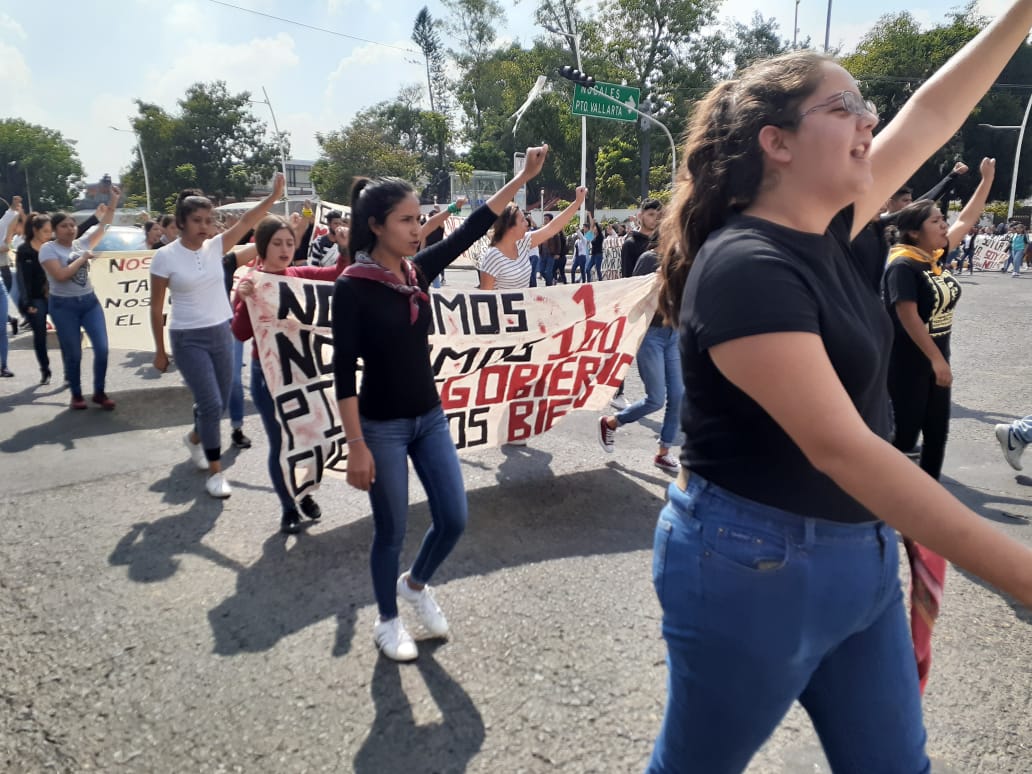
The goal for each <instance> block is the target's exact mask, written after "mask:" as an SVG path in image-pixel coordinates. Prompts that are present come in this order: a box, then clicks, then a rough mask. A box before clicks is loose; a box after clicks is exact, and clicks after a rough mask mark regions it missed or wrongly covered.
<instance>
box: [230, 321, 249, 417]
mask: <svg viewBox="0 0 1032 774" xmlns="http://www.w3.org/2000/svg"><path fill="white" fill-rule="evenodd" d="M243 370H244V342H242V341H241V340H240V339H238V338H237V337H236V336H234V337H233V386H232V387H230V388H229V424H230V427H232V428H233V429H234V430H235V429H236V428H238V427H243V426H244V374H243ZM252 384H253V382H252Z"/></svg>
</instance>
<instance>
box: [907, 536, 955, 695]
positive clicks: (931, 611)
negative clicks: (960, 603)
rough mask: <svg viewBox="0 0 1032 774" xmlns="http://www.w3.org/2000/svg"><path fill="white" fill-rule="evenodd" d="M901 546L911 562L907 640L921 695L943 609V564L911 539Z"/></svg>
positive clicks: (940, 558) (939, 557) (944, 575)
mask: <svg viewBox="0 0 1032 774" xmlns="http://www.w3.org/2000/svg"><path fill="white" fill-rule="evenodd" d="M903 545H904V546H905V547H906V549H907V559H908V560H909V561H910V636H911V638H912V639H913V641H914V656H915V657H916V659H917V677H918V679H919V680H920V681H921V693H922V694H923V693H924V690H925V686H927V685H928V674H929V672H931V669H932V629H933V628H934V627H935V619H936V618H938V617H939V608H940V606H941V605H942V590H943V586H945V584H946V560H945V559H944V558H943V557H941V556H939V555H938V554H937V553H935V552H934V551H932V550H930V549H928V548H925V547H924V546H922V545H919V544H918V543H916V542H914V541H913V540H911V539H910V538H903Z"/></svg>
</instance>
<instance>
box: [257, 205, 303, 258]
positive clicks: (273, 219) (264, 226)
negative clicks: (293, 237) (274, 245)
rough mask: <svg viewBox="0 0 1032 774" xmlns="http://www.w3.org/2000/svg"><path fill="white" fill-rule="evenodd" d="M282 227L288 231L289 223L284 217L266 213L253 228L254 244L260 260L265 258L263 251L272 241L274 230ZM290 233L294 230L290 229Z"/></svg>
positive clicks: (276, 230)
mask: <svg viewBox="0 0 1032 774" xmlns="http://www.w3.org/2000/svg"><path fill="white" fill-rule="evenodd" d="M282 229H286V230H287V231H290V224H289V223H287V221H286V220H285V219H284V218H281V217H279V216H278V215H266V216H265V217H264V218H262V220H261V223H259V224H258V227H257V228H255V230H254V246H255V248H257V250H258V258H259V259H260V260H262V261H264V260H265V251H266V250H268V249H269V242H271V241H272V237H273V236H274V235H275V234H276V232H278V231H280V230H282ZM290 233H291V234H293V233H294V232H293V231H290Z"/></svg>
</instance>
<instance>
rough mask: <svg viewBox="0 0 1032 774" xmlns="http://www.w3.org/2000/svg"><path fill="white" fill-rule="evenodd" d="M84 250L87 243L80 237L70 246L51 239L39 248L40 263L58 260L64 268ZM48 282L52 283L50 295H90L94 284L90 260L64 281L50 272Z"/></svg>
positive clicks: (63, 296)
mask: <svg viewBox="0 0 1032 774" xmlns="http://www.w3.org/2000/svg"><path fill="white" fill-rule="evenodd" d="M84 252H86V245H84V244H83V243H82V242H81V241H79V240H78V239H76V240H75V241H74V242H72V244H71V246H70V247H65V246H64V245H61V244H58V243H57V242H55V241H53V240H51V241H50V242H47V243H46V244H45V245H43V247H41V248H40V249H39V263H40V265H41V266H42V265H43V264H44V263H45V262H46V261H57V263H58V265H59V266H60V267H61V268H62V269H63V268H65V267H67V266H68V264H70V263H71V262H72V261H74V260H75V259H76V258H78V257H79V256H80V255H82V254H83V253H84ZM47 283H48V284H49V285H50V295H52V296H57V297H58V298H78V297H79V296H88V295H89V294H90V293H92V292H93V285H91V284H90V262H89V261H87V262H86V263H84V264H83V265H82V266H80V267H79V270H78V271H77V272H75V274H74V275H73V276H72V277H70V278H69V279H66V280H64V281H61V280H56V279H54V278H53V277H51V276H50V275H49V274H48V275H47Z"/></svg>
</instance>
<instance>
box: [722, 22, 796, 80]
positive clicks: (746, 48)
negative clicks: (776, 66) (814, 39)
mask: <svg viewBox="0 0 1032 774" xmlns="http://www.w3.org/2000/svg"><path fill="white" fill-rule="evenodd" d="M730 33H731V34H730V40H729V43H730V46H729V48H730V51H731V56H732V60H733V62H734V69H735V71H736V72H737V71H738V70H742V69H744V68H745V67H748V66H749V65H750V64H752V63H753V62H755V61H757V60H759V59H768V58H770V57H772V56H777V55H778V54H783V53H785V52H786V51H788V50H789V49H791V48H792V44H791V42H790V41H788V40H784V39H783V38H782V37H781V35H780V33H779V31H778V23H777V21H775V20H774V19H773V18H770V19H766V18H764V16H763V14H761V13H760V12H759V11H754V12H753V15H752V19H751V20H750V22H749V24H743V23H742V22H740V21H736V22H733V23H732V24H731V30H730ZM807 43H809V39H807V40H806V41H804V47H806V44H807Z"/></svg>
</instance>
